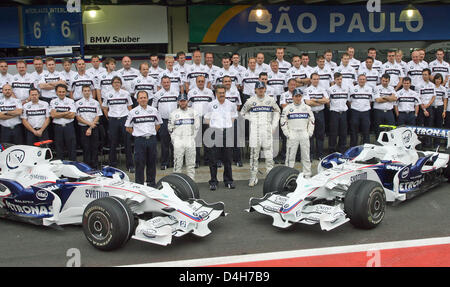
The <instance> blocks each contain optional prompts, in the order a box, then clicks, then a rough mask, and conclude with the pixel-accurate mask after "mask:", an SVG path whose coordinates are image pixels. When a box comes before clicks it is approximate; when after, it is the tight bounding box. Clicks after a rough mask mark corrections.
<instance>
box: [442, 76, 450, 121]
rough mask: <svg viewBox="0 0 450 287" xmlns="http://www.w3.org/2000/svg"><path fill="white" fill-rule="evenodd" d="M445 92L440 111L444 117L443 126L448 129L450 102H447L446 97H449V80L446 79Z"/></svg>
mask: <svg viewBox="0 0 450 287" xmlns="http://www.w3.org/2000/svg"><path fill="white" fill-rule="evenodd" d="M446 89H447V93H446V94H445V98H444V111H443V112H442V117H443V118H444V120H445V122H444V127H445V128H446V129H450V116H448V115H449V114H450V104H449V103H448V98H449V97H450V81H447V86H446Z"/></svg>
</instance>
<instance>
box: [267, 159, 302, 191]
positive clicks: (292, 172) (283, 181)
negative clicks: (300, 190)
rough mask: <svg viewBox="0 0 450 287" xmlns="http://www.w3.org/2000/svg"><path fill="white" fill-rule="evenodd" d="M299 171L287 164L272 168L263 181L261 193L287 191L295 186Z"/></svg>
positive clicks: (292, 189)
mask: <svg viewBox="0 0 450 287" xmlns="http://www.w3.org/2000/svg"><path fill="white" fill-rule="evenodd" d="M272 172H273V174H271V173H272ZM299 173H300V172H299V171H298V170H296V169H294V168H290V167H287V166H279V169H276V170H275V168H274V169H272V170H271V171H270V173H269V174H268V175H267V177H266V179H265V181H264V188H263V195H266V194H267V193H271V192H272V193H275V194H281V193H289V192H293V191H294V190H295V189H296V188H297V183H296V180H297V177H298V175H299Z"/></svg>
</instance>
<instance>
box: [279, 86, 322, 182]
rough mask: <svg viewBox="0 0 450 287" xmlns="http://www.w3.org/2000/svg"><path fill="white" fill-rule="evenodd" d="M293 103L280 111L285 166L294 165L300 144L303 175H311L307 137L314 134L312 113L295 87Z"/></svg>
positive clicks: (307, 176)
mask: <svg viewBox="0 0 450 287" xmlns="http://www.w3.org/2000/svg"><path fill="white" fill-rule="evenodd" d="M292 98H293V103H291V104H289V105H287V106H286V107H285V108H284V109H283V112H282V113H281V118H280V126H281V129H282V131H283V133H284V134H285V135H286V138H287V144H286V149H287V150H286V166H289V167H294V164H295V155H296V154H297V149H298V146H299V145H300V150H301V159H302V167H303V176H304V177H305V178H309V177H311V161H310V158H309V138H310V137H312V135H313V134H314V114H313V112H312V111H311V107H310V106H308V105H306V104H305V102H303V99H302V93H301V91H300V90H299V89H298V88H297V89H295V90H294V93H293V97H292Z"/></svg>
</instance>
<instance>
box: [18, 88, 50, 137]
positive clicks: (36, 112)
mask: <svg viewBox="0 0 450 287" xmlns="http://www.w3.org/2000/svg"><path fill="white" fill-rule="evenodd" d="M21 118H22V124H23V126H24V127H25V143H26V144H27V145H33V144H34V143H35V142H39V141H43V140H47V139H48V131H47V127H48V125H49V124H50V107H49V105H48V103H47V102H45V101H41V100H39V90H38V89H36V88H32V89H30V101H29V102H28V103H26V104H24V105H23V112H22V116H21Z"/></svg>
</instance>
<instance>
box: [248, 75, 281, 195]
mask: <svg viewBox="0 0 450 287" xmlns="http://www.w3.org/2000/svg"><path fill="white" fill-rule="evenodd" d="M265 92H266V85H265V83H263V82H256V83H255V93H256V96H253V97H251V98H250V99H248V100H247V101H246V102H245V104H244V106H243V107H242V110H241V115H242V117H244V118H245V119H247V120H249V122H250V136H249V144H250V181H249V184H248V185H249V186H251V187H253V186H255V185H256V184H257V183H258V178H257V173H258V159H259V153H260V151H261V149H262V150H263V152H264V158H265V159H266V173H269V171H270V170H271V169H272V168H273V133H274V132H275V130H276V128H277V126H278V120H279V119H280V108H279V107H278V105H277V103H276V99H275V98H274V97H270V96H268V95H266V94H265Z"/></svg>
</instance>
